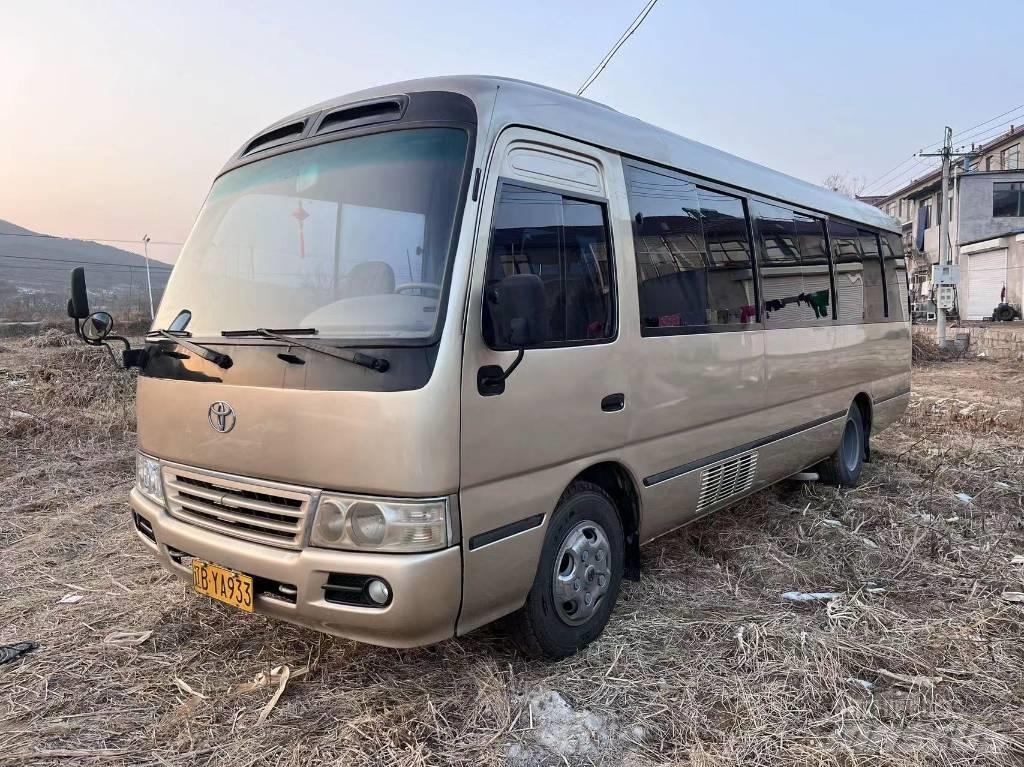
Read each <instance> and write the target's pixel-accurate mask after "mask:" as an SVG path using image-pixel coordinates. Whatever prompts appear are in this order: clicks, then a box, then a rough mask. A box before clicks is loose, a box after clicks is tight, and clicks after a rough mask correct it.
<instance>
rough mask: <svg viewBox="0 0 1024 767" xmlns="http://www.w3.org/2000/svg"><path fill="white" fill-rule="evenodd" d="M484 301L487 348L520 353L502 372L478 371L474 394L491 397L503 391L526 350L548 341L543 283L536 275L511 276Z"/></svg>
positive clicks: (491, 368)
mask: <svg viewBox="0 0 1024 767" xmlns="http://www.w3.org/2000/svg"><path fill="white" fill-rule="evenodd" d="M485 298H486V304H485V307H484V311H485V312H486V320H485V322H484V335H485V336H486V341H487V344H488V345H489V346H490V347H492V348H494V349H515V350H517V351H518V352H519V354H517V355H516V358H515V360H513V361H512V364H511V365H509V366H508V368H506V369H504V370H503V369H502V368H501V366H499V365H484V366H483V367H482V368H480V369H479V370H478V371H477V375H476V387H477V391H479V392H480V394H481V395H482V396H484V397H493V396H494V395H496V394H501V393H502V392H504V391H505V381H506V379H507V378H508V377H509V376H510V375H512V371H514V370H515V369H516V368H517V367H519V363H520V362H522V361H523V355H524V353H525V350H526V347H528V346H536V345H537V344H540V343H543V342H544V341H546V340H547V323H548V317H547V306H546V304H547V299H546V297H545V295H544V282H543V280H541V278H540V277H538V276H537V275H536V274H513V275H510V276H508V277H506V278H505V279H503V280H502V281H501V282H499V283H498V284H496V285H494V286H493V287H492V288H490V289H488V291H487V294H486V297H485Z"/></svg>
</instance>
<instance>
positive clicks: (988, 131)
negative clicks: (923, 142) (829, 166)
mask: <svg viewBox="0 0 1024 767" xmlns="http://www.w3.org/2000/svg"><path fill="white" fill-rule="evenodd" d="M1022 109H1024V104H1020V105H1019V106H1015V107H1013V109H1008V110H1006V111H1005V112H1003V113H1002V114H998V115H996V116H995V117H990V118H989V119H988V120H985V121H983V122H980V123H978V124H977V125H972V126H971V127H969V128H964V129H963V130H961V131H959V132H957V133H955V134H953V138H954V139H956V140H957V141H959V142H965V141H966V140H967V139H970V138H972V137H976V136H978V135H979V134H987V135H992V136H994V134H991V131H992V130H993V129H994V128H999V127H1001V126H1003V125H1010V124H1011V121H1010V120H1007V121H1005V122H1002V123H1000V124H999V125H996V126H992V127H989V128H985V130H983V131H979V132H978V133H975V134H972V135H970V136H965V135H964V134H966V133H968V132H969V131H973V130H974V129H975V128H981V127H982V126H985V125H989V123H992V122H995V121H996V120H998V119H999V118H1000V117H1006V116H1007V115H1011V114H1015V113H1016V112H1019V111H1020V110H1022ZM1020 117H1024V115H1020ZM1016 119H1017V118H1016V117H1015V118H1014V120H1016ZM940 144H942V142H941V141H935V142H933V143H931V144H928V145H927V146H925V147H922V149H921V151H922V152H924V151H926V150H928V149H932V148H933V147H937V146H939V145H940ZM916 157H917V153H916V152H915V153H914V154H912V155H911V156H910V157H908V158H907V159H906V160H903V161H902V162H900V163H899V164H898V165H896V166H895V167H894V168H892V169H890V170H888V171H886V172H885V173H883V174H882V175H881V176H879V177H878V178H877V179H875V180H874V181H872V182H871V183H869V184H867V185H866V186H865V187H864V190H865V191H867V190H870V189H874V188H876V187H877V186H878V185H879V184H880V183H881V182H883V181H885V180H886V179H888V177H889V176H890V175H892V174H893V173H895V172H896V171H897V170H899V169H900V168H902V167H903V166H904V165H906V164H907V163H908V162H910V161H911V160H913V159H915V158H916ZM900 175H901V176H903V175H905V174H900ZM889 183H891V180H890V182H889Z"/></svg>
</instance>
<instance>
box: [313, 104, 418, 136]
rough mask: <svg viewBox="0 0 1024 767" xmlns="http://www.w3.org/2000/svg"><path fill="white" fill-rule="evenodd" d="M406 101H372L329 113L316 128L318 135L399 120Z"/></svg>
mask: <svg viewBox="0 0 1024 767" xmlns="http://www.w3.org/2000/svg"><path fill="white" fill-rule="evenodd" d="M406 101H407V100H406V99H405V98H404V97H401V96H399V97H396V98H391V99H385V100H383V101H370V102H364V103H362V104H353V105H352V106H347V107H344V108H342V109H338V110H335V111H334V112H329V113H328V114H327V115H325V116H324V118H323V119H322V120H321V121H320V125H318V126H317V128H316V134H317V135H319V134H321V133H331V132H333V131H337V130H345V129H346V128H356V127H359V126H361V125H373V124H374V123H382V122H390V121H391V120H398V119H399V118H401V116H402V113H403V112H404V111H405V105H406Z"/></svg>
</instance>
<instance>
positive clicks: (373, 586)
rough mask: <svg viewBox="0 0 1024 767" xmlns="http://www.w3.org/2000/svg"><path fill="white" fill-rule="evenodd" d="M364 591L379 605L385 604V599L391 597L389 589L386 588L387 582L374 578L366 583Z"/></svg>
mask: <svg viewBox="0 0 1024 767" xmlns="http://www.w3.org/2000/svg"><path fill="white" fill-rule="evenodd" d="M366 593H367V595H368V596H369V597H370V599H372V600H373V601H374V602H375V603H377V604H379V605H383V604H387V601H388V600H389V599H391V589H389V588H388V584H386V583H385V582H384V581H381V580H377V579H376V578H374V579H373V580H372V581H370V582H369V583H368V584H366Z"/></svg>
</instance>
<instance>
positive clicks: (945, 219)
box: [920, 125, 962, 347]
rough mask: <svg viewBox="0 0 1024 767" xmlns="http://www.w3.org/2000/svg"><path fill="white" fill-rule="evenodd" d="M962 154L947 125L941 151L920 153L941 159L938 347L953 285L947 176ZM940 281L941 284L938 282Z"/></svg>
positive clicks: (943, 340)
mask: <svg viewBox="0 0 1024 767" xmlns="http://www.w3.org/2000/svg"><path fill="white" fill-rule="evenodd" d="M960 154H962V153H957V152H954V151H953V129H952V128H950V127H949V126H948V125H947V126H946V133H945V137H944V140H943V142H942V151H941V152H935V153H931V154H925V153H922V154H921V155H920V156H921V157H941V158H942V200H941V201H940V205H941V210H942V222H941V226H940V227H939V264H938V265H939V268H938V269H937V270H936V275H935V277H937V278H938V279H936V278H935V277H933V283H934V290H935V298H936V301H935V317H936V321H935V340H936V342H937V343H938V345H939V346H940V347H943V346H945V345H946V309H945V306H946V303H947V302H946V301H945V300H944V296H943V294H949V293H950V291H951V290H952V285H953V284H955V283H953V282H952V281H951V280H950V277H949V274H950V270H949V268H948V267H949V219H950V216H951V215H952V211H951V210H950V206H949V176H950V167H951V165H952V159H953V157H954V155H956V156H959V155H960ZM939 280H941V282H940V281H939Z"/></svg>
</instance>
